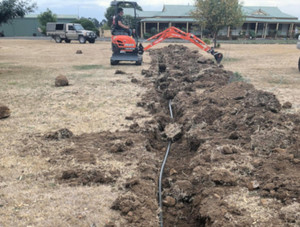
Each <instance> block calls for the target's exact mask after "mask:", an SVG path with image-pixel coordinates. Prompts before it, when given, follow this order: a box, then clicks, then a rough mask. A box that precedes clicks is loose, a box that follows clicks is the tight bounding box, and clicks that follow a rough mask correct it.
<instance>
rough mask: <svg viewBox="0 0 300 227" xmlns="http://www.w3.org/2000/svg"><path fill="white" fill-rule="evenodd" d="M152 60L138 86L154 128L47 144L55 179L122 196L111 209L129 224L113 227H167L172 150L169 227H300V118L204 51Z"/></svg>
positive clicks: (58, 138)
mask: <svg viewBox="0 0 300 227" xmlns="http://www.w3.org/2000/svg"><path fill="white" fill-rule="evenodd" d="M150 56H151V57H152V62H151V67H150V68H149V69H148V70H143V71H142V72H141V74H142V75H143V79H140V78H137V79H134V80H133V81H132V82H134V83H137V84H139V85H140V86H143V87H145V88H146V89H147V92H146V94H145V95H144V96H143V97H142V99H141V101H140V102H139V103H137V106H138V107H141V108H145V109H146V110H147V111H148V112H149V113H150V114H151V116H152V119H151V120H145V122H144V123H143V124H141V123H140V124H139V123H137V120H140V119H141V118H143V116H128V117H127V118H126V119H127V120H128V121H132V124H131V126H130V127H129V128H128V130H127V131H117V132H100V133H95V134H84V135H81V136H73V135H72V133H71V132H68V131H67V130H66V129H65V130H63V131H60V134H59V132H56V133H53V134H51V135H48V136H46V137H44V138H42V139H41V140H42V141H43V142H41V145H39V146H42V147H43V150H44V155H45V156H48V157H49V163H51V164H52V165H53V168H51V169H50V170H49V172H48V173H45V175H46V176H47V177H48V178H49V179H55V180H56V181H57V182H59V183H61V184H67V185H71V186H74V187H76V186H77V185H86V187H89V186H90V185H99V184H108V185H111V186H112V187H113V188H114V190H116V191H118V194H119V197H118V198H116V200H115V201H114V203H113V204H111V209H113V210H117V211H119V212H120V214H121V215H122V216H123V217H124V219H125V220H126V221H127V223H119V222H118V221H117V220H112V221H111V222H109V223H106V225H105V226H119V225H121V226H158V225H159V221H158V220H159V218H158V214H159V212H160V210H159V208H158V199H157V197H158V196H157V192H158V175H159V171H160V165H161V162H162V160H163V158H164V155H165V151H166V149H167V145H168V141H170V140H171V141H172V145H171V150H170V154H169V158H168V160H167V164H166V167H165V170H164V175H163V184H162V186H163V204H164V206H163V218H164V219H163V220H164V226H184V227H187V226H298V225H300V216H299V213H300V203H299V202H300V201H299V200H300V192H299V188H300V180H299V179H300V171H299V170H300V168H299V167H300V138H299V137H300V116H299V115H291V114H286V113H284V112H283V110H282V107H281V104H280V103H279V101H278V100H277V98H276V97H275V95H273V94H272V93H269V92H264V91H260V90H256V89H255V88H254V86H253V85H251V84H248V83H245V82H243V81H237V82H233V81H236V78H235V75H234V74H233V73H232V72H230V71H226V70H225V69H224V68H223V67H222V66H219V65H216V64H215V63H214V62H213V61H212V60H208V59H205V58H204V57H203V56H201V55H200V54H199V53H198V52H197V51H191V50H189V49H188V48H187V47H184V46H181V45H169V46H168V47H165V48H163V49H156V50H152V51H151V52H150ZM169 100H171V104H172V110H173V115H174V118H171V117H170V112H169V107H168V104H169ZM64 135H67V136H64ZM45 141H47V143H46V142H45ZM62 143H63V146H62V145H61V144H62ZM49 146H54V147H57V151H56V152H51V153H50V152H48V147H49ZM66 147H67V148H66ZM24 153H26V150H24ZM112 163H117V164H115V165H114V164H112ZM58 165H59V166H64V170H63V171H61V172H57V171H55V166H58ZM103 226H104V225H103Z"/></svg>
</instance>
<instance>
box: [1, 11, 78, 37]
mask: <svg viewBox="0 0 300 227" xmlns="http://www.w3.org/2000/svg"><path fill="white" fill-rule="evenodd" d="M37 17H38V15H35V14H29V15H26V16H25V17H24V18H16V19H13V20H11V21H10V22H8V23H6V24H2V25H0V33H3V34H4V36H7V37H11V36H41V35H42V34H41V33H40V32H39V29H38V28H39V26H40V25H39V21H38V18H37ZM77 18H78V17H77V16H76V15H57V21H58V22H63V23H68V22H71V21H74V20H76V19H77Z"/></svg>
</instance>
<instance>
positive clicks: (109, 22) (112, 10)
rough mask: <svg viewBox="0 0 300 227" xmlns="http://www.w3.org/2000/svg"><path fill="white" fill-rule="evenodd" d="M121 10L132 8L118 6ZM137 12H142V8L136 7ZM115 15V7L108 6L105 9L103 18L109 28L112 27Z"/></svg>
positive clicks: (129, 6) (122, 5)
mask: <svg viewBox="0 0 300 227" xmlns="http://www.w3.org/2000/svg"><path fill="white" fill-rule="evenodd" d="M119 7H121V8H132V6H131V5H130V4H128V5H126V4H120V6H119ZM136 9H137V10H140V11H143V9H142V7H141V6H139V5H137V8H136ZM114 15H115V7H113V6H110V7H108V8H107V9H106V13H105V15H104V16H105V18H106V20H107V25H108V26H109V27H111V25H112V21H113V16H114Z"/></svg>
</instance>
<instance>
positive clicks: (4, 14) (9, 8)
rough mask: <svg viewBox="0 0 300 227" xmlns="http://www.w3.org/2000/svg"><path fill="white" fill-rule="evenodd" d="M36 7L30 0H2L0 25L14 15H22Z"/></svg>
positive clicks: (14, 16) (0, 4)
mask: <svg viewBox="0 0 300 227" xmlns="http://www.w3.org/2000/svg"><path fill="white" fill-rule="evenodd" d="M35 9H36V3H31V1H30V0H2V1H1V2H0V25H1V24H2V23H7V22H8V21H9V20H12V19H14V18H16V17H24V16H25V15H26V14H27V13H31V12H33V11H34V10H35Z"/></svg>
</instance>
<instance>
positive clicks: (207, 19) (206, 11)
mask: <svg viewBox="0 0 300 227" xmlns="http://www.w3.org/2000/svg"><path fill="white" fill-rule="evenodd" d="M195 7H196V9H195V10H194V11H193V12H192V13H191V14H192V16H193V17H194V18H195V19H196V20H197V21H198V23H199V25H201V27H202V28H206V29H208V30H209V31H210V32H211V33H212V35H213V38H214V46H215V47H216V43H217V35H218V32H219V31H220V30H221V29H222V28H224V27H225V26H232V27H236V26H239V25H241V24H242V23H243V20H244V16H243V13H242V6H241V5H240V4H239V1H238V0H196V1H195Z"/></svg>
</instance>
